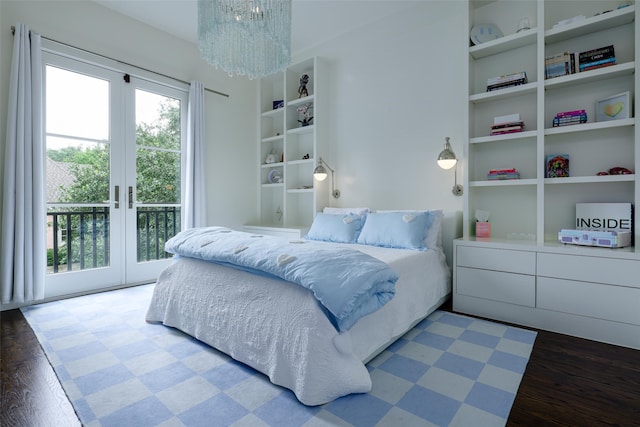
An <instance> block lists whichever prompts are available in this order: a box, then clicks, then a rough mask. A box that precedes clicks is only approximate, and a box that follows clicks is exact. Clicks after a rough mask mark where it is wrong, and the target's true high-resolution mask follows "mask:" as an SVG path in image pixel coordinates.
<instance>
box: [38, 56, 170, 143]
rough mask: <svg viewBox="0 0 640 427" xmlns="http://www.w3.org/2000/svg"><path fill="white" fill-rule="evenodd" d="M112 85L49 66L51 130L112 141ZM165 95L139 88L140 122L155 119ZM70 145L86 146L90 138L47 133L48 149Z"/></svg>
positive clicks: (137, 115) (48, 86)
mask: <svg viewBox="0 0 640 427" xmlns="http://www.w3.org/2000/svg"><path fill="white" fill-rule="evenodd" d="M109 85H110V82H109V81H108V80H104V79H100V78H96V77H93V76H88V75H84V74H79V73H76V72H72V71H68V70H64V69H61V68H57V67H53V66H47V71H46V104H47V105H46V113H45V114H46V126H47V128H46V132H47V134H51V133H53V134H59V135H69V136H74V137H78V138H86V139H89V140H92V141H109ZM162 99H165V97H164V96H160V95H157V94H154V93H150V92H147V91H143V90H139V89H137V90H136V122H137V123H139V122H145V123H152V122H153V121H154V120H155V119H156V118H157V117H158V114H159V112H158V106H159V102H160V100H162ZM94 143H95V142H92V143H89V144H90V145H93V144H94ZM69 145H73V146H83V145H85V146H86V145H87V142H86V141H79V140H75V139H67V138H57V137H51V136H49V137H47V148H48V149H59V148H62V147H64V146H69Z"/></svg>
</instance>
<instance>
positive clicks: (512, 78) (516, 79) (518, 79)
mask: <svg viewBox="0 0 640 427" xmlns="http://www.w3.org/2000/svg"><path fill="white" fill-rule="evenodd" d="M527 81H528V80H527V73H525V72H524V71H520V72H518V73H511V74H505V75H504V76H498V77H489V78H488V79H487V92H491V91H494V90H499V89H505V88H508V87H514V86H518V85H523V84H525V83H527Z"/></svg>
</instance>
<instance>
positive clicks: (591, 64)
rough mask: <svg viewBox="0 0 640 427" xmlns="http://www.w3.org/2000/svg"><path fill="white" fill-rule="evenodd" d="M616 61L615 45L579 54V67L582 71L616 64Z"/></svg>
mask: <svg viewBox="0 0 640 427" xmlns="http://www.w3.org/2000/svg"><path fill="white" fill-rule="evenodd" d="M615 63H616V52H615V49H614V48H613V45H610V46H605V47H601V48H598V49H591V50H587V51H585V52H581V53H580V54H579V55H578V67H579V71H580V72H582V71H589V70H594V69H596V68H601V67H606V66H608V65H614V64H615Z"/></svg>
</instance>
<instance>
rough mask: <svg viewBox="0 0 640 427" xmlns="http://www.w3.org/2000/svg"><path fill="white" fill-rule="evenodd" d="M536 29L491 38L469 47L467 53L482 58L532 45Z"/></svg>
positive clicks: (534, 40) (475, 57) (536, 32)
mask: <svg viewBox="0 0 640 427" xmlns="http://www.w3.org/2000/svg"><path fill="white" fill-rule="evenodd" d="M537 36H538V29H537V28H531V29H529V30H525V31H521V32H519V33H515V34H510V35H508V36H504V37H501V38H499V39H496V40H491V41H489V42H486V43H482V44H479V45H476V46H472V47H470V48H469V54H470V55H471V56H472V57H473V58H474V59H480V58H484V57H485V56H490V55H495V54H497V53H502V52H507V51H509V50H512V49H517V48H519V47H523V46H528V45H532V44H534V43H535V42H536V37H537Z"/></svg>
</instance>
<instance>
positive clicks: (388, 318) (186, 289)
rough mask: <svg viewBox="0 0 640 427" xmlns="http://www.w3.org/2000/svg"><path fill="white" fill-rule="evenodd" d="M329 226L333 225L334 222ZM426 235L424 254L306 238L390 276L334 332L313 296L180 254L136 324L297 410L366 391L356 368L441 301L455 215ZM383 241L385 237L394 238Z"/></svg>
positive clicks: (365, 377)
mask: <svg viewBox="0 0 640 427" xmlns="http://www.w3.org/2000/svg"><path fill="white" fill-rule="evenodd" d="M412 212H415V211H412ZM430 212H434V211H430ZM436 212H437V211H436ZM440 212H441V211H440ZM441 214H442V212H441ZM328 215H347V214H344V213H340V212H335V213H331V212H329V213H328ZM348 215H352V214H348ZM412 215H413V214H412ZM374 216H375V215H372V214H371V213H369V214H368V215H367V214H365V215H362V218H363V222H364V225H363V226H362V227H361V229H360V230H358V232H360V231H362V232H364V231H366V230H365V227H366V225H367V222H366V221H367V220H371V219H372V218H374ZM329 218H332V219H331V220H332V221H334V219H333V218H334V217H329ZM366 218H368V219H366ZM405 218H406V215H405ZM317 219H318V217H317ZM315 225H316V221H314V225H313V226H312V228H311V230H310V232H309V235H308V236H313V231H314V226H315ZM349 225H351V224H349ZM431 225H433V224H431ZM434 227H435V228H432V229H431V231H432V233H431V235H430V238H431V243H430V245H431V246H430V247H424V248H423V249H422V250H415V249H404V248H395V247H388V246H389V245H384V246H381V245H374V244H372V242H368V244H363V242H364V241H366V239H364V240H363V239H359V237H362V236H363V233H360V235H359V236H358V238H356V237H354V238H353V239H352V240H350V241H349V242H342V241H340V236H339V235H338V236H336V235H335V233H334V234H332V235H331V236H330V237H331V238H330V239H328V240H330V241H324V240H315V239H312V240H315V241H314V242H313V244H316V245H320V246H322V247H323V248H326V250H327V251H336V252H339V251H341V250H347V251H357V252H359V253H361V254H364V256H369V257H371V258H374V259H375V260H376V261H381V262H383V263H384V264H386V265H388V267H390V268H391V269H392V270H393V271H394V272H396V273H397V276H398V277H397V280H395V283H394V285H395V287H394V295H393V296H392V298H390V299H388V301H387V302H385V303H384V304H383V305H382V306H381V307H380V308H377V309H375V310H374V311H372V312H370V313H368V314H363V315H362V317H361V318H359V319H358V320H357V321H354V322H353V324H348V325H347V326H344V325H343V326H344V327H343V328H342V330H340V329H341V328H339V327H338V326H339V325H337V324H336V322H335V319H332V318H330V316H328V315H327V309H326V307H324V306H323V304H320V303H319V300H318V299H317V298H316V296H315V295H314V294H315V293H316V290H315V289H313V291H311V290H310V289H307V288H305V287H303V286H299V285H297V284H294V283H292V282H289V281H287V280H284V279H283V278H279V277H275V276H273V275H272V274H255V272H252V271H248V270H247V269H246V268H239V267H237V266H232V265H230V264H229V263H227V262H210V261H206V260H202V259H196V258H194V257H192V256H184V255H180V256H178V257H176V259H175V260H174V262H173V263H172V264H171V265H170V266H169V267H167V268H166V269H165V270H164V271H163V272H162V273H161V274H160V276H159V278H158V280H157V283H156V286H155V288H154V293H153V296H152V300H151V302H150V305H149V309H148V312H147V315H146V320H147V321H148V322H151V323H156V322H157V323H162V324H164V325H166V326H170V327H174V328H177V329H179V330H181V331H183V332H185V333H187V334H189V335H191V336H193V337H195V338H197V339H198V340H200V341H202V342H204V343H206V344H208V345H210V346H212V347H214V348H216V349H218V350H220V351H222V352H224V353H226V354H228V355H230V356H231V357H233V358H234V359H236V360H238V361H240V362H243V363H244V364H246V365H248V366H251V367H252V368H254V369H256V370H258V371H260V372H262V373H264V374H265V375H267V376H268V377H269V379H270V380H271V382H273V383H274V384H278V385H280V386H283V387H286V388H289V389H290V390H292V391H293V392H294V393H295V395H296V397H297V398H298V400H299V401H300V402H302V403H303V404H305V405H310V406H315V405H321V404H324V403H327V402H329V401H332V400H334V399H336V398H338V397H341V396H344V395H347V394H351V393H366V392H369V391H370V390H371V378H370V376H369V373H368V371H367V368H366V366H365V363H367V362H368V361H369V360H371V359H372V358H373V357H375V356H376V355H377V354H379V353H380V352H381V351H383V350H384V349H385V348H386V347H387V346H389V345H390V344H391V343H393V342H394V341H395V340H396V339H398V338H399V337H400V336H402V335H403V334H404V333H405V332H407V331H408V330H409V329H411V328H412V327H413V326H415V325H416V324H417V323H418V322H419V321H421V320H422V319H424V318H425V317H426V316H427V315H429V314H430V313H431V312H433V311H434V310H435V309H436V308H437V307H439V306H440V305H441V304H442V303H443V302H444V301H445V300H446V299H447V298H448V297H449V295H450V293H451V270H450V267H449V266H450V265H451V262H450V261H449V262H447V258H448V257H447V256H446V253H448V254H449V258H450V250H451V244H452V242H451V241H452V240H453V238H454V237H456V236H458V235H459V230H460V217H459V212H452V213H445V214H444V215H442V216H441V220H440V221H437V220H436V224H435V226H434ZM436 229H437V230H436ZM208 231H209V232H211V231H212V230H208ZM213 231H215V232H216V233H219V232H220V230H219V229H216V230H213ZM233 233H234V236H235V233H236V232H233ZM385 233H386V234H387V235H388V234H389V231H388V230H387V231H385ZM230 234H231V233H230ZM325 234H326V233H325ZM391 234H392V236H391V239H395V238H396V237H394V235H397V233H391ZM369 235H370V233H369ZM241 237H246V238H251V239H253V240H254V241H258V240H260V241H261V243H262V242H264V241H266V239H280V240H282V244H283V245H287V244H288V245H289V247H292V246H296V247H298V246H304V245H300V244H298V243H299V242H291V241H289V239H284V238H271V237H269V236H264V239H262V238H260V239H258V238H257V237H260V236H255V235H253V236H238V238H241ZM365 237H366V236H365ZM377 237H380V236H377ZM434 239H436V240H434ZM358 240H359V241H360V243H358ZM424 241H425V242H426V241H427V238H426V237H425V238H424ZM201 242H202V237H200V240H199V241H198V245H196V246H195V247H198V248H199V247H201V246H203V247H204V246H207V245H208V241H206V242H205V243H201ZM434 242H435V243H434ZM440 242H442V243H440ZM208 246H214V244H212V245H208ZM385 246H387V247H385ZM246 252H248V251H246ZM292 265H293V263H292Z"/></svg>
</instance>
